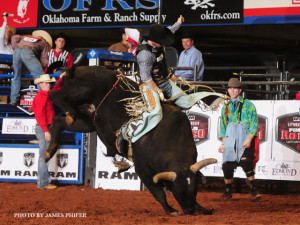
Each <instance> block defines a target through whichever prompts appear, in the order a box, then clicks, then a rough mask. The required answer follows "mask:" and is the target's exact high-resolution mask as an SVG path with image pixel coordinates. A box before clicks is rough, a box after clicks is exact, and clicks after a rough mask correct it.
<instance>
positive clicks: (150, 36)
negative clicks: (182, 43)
mask: <svg viewBox="0 0 300 225" xmlns="http://www.w3.org/2000/svg"><path fill="white" fill-rule="evenodd" d="M142 36H143V37H144V38H145V39H146V40H150V41H154V42H156V43H158V44H161V45H164V46H168V45H171V44H173V42H174V39H175V38H174V35H173V33H172V31H171V30H170V29H168V28H166V27H164V26H162V25H160V24H156V23H155V24H152V25H151V27H150V29H149V30H148V32H146V33H145V34H144V35H142Z"/></svg>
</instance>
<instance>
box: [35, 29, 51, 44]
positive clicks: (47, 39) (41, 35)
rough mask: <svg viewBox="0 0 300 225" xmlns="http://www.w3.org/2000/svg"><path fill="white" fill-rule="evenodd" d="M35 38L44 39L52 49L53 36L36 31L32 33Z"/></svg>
mask: <svg viewBox="0 0 300 225" xmlns="http://www.w3.org/2000/svg"><path fill="white" fill-rule="evenodd" d="M32 36H33V37H42V38H44V39H45V41H46V42H47V43H48V44H49V46H50V47H51V48H52V46H53V43H52V38H51V35H50V34H49V33H48V32H47V31H44V30H35V31H33V32H32Z"/></svg>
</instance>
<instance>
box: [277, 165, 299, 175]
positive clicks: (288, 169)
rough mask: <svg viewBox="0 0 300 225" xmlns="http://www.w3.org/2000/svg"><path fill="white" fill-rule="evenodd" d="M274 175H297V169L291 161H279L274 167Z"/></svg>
mask: <svg viewBox="0 0 300 225" xmlns="http://www.w3.org/2000/svg"><path fill="white" fill-rule="evenodd" d="M272 175H274V176H290V177H293V176H296V175H297V170H296V169H294V168H293V167H292V166H291V165H290V164H289V163H278V164H276V166H275V167H273V168H272Z"/></svg>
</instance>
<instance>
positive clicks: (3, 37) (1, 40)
mask: <svg viewBox="0 0 300 225" xmlns="http://www.w3.org/2000/svg"><path fill="white" fill-rule="evenodd" d="M2 16H3V20H4V22H3V24H2V27H1V31H0V53H1V54H11V55H12V54H13V53H14V50H13V48H12V46H11V37H12V36H13V35H15V34H16V28H14V27H10V26H7V16H8V13H6V12H5V13H3V15H2Z"/></svg>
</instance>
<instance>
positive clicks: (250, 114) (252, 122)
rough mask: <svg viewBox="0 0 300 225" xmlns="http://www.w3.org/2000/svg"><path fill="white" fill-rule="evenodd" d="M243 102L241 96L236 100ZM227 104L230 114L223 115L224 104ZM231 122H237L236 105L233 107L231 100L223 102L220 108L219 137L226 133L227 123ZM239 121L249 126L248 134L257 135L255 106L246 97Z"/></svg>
mask: <svg viewBox="0 0 300 225" xmlns="http://www.w3.org/2000/svg"><path fill="white" fill-rule="evenodd" d="M242 102H243V97H240V98H239V100H238V103H242ZM227 105H228V107H229V110H230V112H231V115H230V116H228V121H227V116H225V115H224V111H225V108H226V106H227ZM232 122H238V107H236V109H234V104H233V103H232V101H229V103H227V104H225V105H224V106H223V108H222V114H221V124H220V137H221V138H224V137H225V133H226V128H227V125H228V123H232ZM241 123H242V124H244V125H245V126H247V127H249V135H250V134H251V135H254V136H257V134H258V119H257V113H256V108H255V106H254V104H253V103H252V102H250V101H249V100H248V99H245V101H244V104H243V108H242V112H241Z"/></svg>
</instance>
